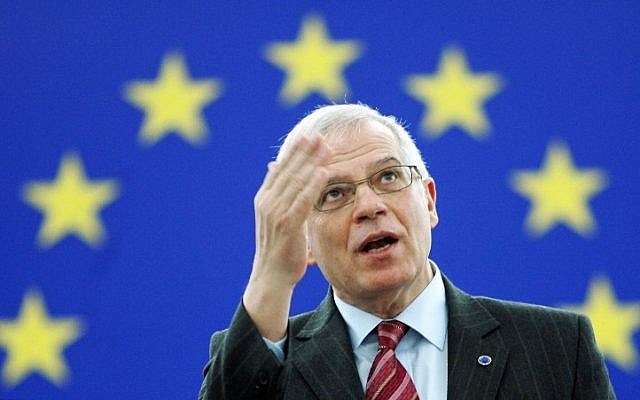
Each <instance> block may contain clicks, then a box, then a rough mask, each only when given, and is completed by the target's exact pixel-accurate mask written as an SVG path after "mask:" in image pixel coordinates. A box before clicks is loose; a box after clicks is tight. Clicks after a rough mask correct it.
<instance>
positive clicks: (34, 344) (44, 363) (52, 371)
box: [0, 291, 82, 387]
mask: <svg viewBox="0 0 640 400" xmlns="http://www.w3.org/2000/svg"><path fill="white" fill-rule="evenodd" d="M81 331H82V328H81V325H80V321H79V320H78V319H77V318H58V319H55V320H54V319H50V318H49V317H48V315H47V309H46V306H45V304H44V301H43V300H42V296H41V295H40V293H39V292H37V291H29V292H27V294H26V295H25V297H24V300H23V301H22V307H21V308H20V315H19V316H18V318H17V319H16V320H15V321H13V322H10V321H7V320H0V346H2V347H4V348H5V349H6V351H7V358H6V361H5V364H4V367H3V368H2V380H3V382H4V384H5V385H6V386H9V387H12V386H15V385H17V384H18V383H20V382H21V381H22V380H23V379H25V378H26V377H27V376H28V375H29V374H30V373H35V372H38V373H40V374H41V375H43V376H44V377H46V378H48V379H49V380H50V381H51V382H52V383H54V384H56V385H58V386H60V385H62V384H64V383H65V381H66V379H67V376H68V374H69V371H68V368H67V365H66V363H65V361H64V358H63V355H62V352H63V350H64V348H65V347H67V346H69V345H70V344H71V343H73V342H75V341H76V340H77V339H78V338H79V337H80V336H81V335H82V332H81Z"/></svg>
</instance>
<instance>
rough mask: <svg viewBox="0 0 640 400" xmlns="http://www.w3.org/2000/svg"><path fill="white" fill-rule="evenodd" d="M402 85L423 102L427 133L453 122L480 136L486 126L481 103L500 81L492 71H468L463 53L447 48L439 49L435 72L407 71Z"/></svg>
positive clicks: (433, 133) (442, 129)
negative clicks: (410, 72)
mask: <svg viewBox="0 0 640 400" xmlns="http://www.w3.org/2000/svg"><path fill="white" fill-rule="evenodd" d="M405 86H406V90H407V92H408V93H409V94H410V95H411V96H413V97H415V98H416V99H417V100H419V101H421V102H423V103H424V104H425V107H426V109H425V112H424V114H423V117H422V122H421V126H422V128H423V129H424V131H425V132H426V134H427V135H428V136H431V137H433V138H437V137H439V136H441V135H442V134H443V133H444V132H445V131H446V130H447V129H449V128H450V127H452V126H454V125H457V126H458V127H460V128H461V129H464V130H465V131H466V132H467V133H469V135H471V136H472V137H474V138H476V139H480V138H483V137H484V136H486V135H487V133H488V132H489V129H490V124H489V121H488V120H487V117H486V116H485V113H484V110H483V103H484V102H485V101H486V100H487V99H489V98H490V97H492V96H493V95H494V94H495V93H496V92H498V91H499V90H500V86H501V83H500V79H499V77H498V75H496V74H490V73H483V74H475V75H474V74H472V73H471V71H469V68H468V67H467V61H466V59H465V56H464V53H463V52H462V51H460V50H458V49H455V48H449V49H446V50H445V51H444V52H443V54H442V59H441V60H440V65H439V67H438V72H437V73H436V74H435V75H411V76H409V77H408V78H407V79H406V81H405Z"/></svg>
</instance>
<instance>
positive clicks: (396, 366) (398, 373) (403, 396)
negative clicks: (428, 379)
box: [365, 320, 418, 400]
mask: <svg viewBox="0 0 640 400" xmlns="http://www.w3.org/2000/svg"><path fill="white" fill-rule="evenodd" d="M408 330H409V327H408V326H406V325H405V324H403V323H402V322H400V321H396V320H393V321H382V322H380V324H378V353H377V354H376V358H375V359H374V360H373V365H372V366H371V370H370V371H369V379H367V389H366V393H365V398H366V400H415V399H417V398H418V393H417V391H416V387H415V386H414V385H413V381H412V380H411V377H410V376H409V374H408V373H407V370H406V369H404V367H403V366H402V364H400V362H399V361H398V359H397V358H396V346H398V343H399V342H400V339H402V337H403V336H404V335H405V333H407V331H408Z"/></svg>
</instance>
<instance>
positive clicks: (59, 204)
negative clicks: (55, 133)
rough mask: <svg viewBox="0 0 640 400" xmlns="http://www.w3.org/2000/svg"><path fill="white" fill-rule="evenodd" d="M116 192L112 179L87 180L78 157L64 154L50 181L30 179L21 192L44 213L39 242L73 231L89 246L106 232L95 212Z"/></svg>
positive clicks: (49, 243) (46, 243)
mask: <svg viewBox="0 0 640 400" xmlns="http://www.w3.org/2000/svg"><path fill="white" fill-rule="evenodd" d="M117 192H118V186H117V184H116V182H115V181H113V180H108V181H97V182H95V183H92V182H91V181H88V180H87V179H86V177H85V173H84V170H83V168H82V161H81V160H80V157H78V156H77V155H75V154H73V153H69V154H67V155H65V156H64V157H63V158H62V161H61V162H60V167H59V169H58V176H57V177H56V179H55V180H54V181H53V182H50V183H49V182H31V183H28V184H27V185H25V188H24V191H23V198H24V201H25V202H27V203H29V204H30V205H32V206H33V207H35V208H37V209H39V210H41V211H42V212H43V213H44V220H43V222H42V224H41V226H40V231H39V232H38V244H39V245H40V246H41V247H45V248H48V247H51V246H53V245H54V244H56V243H57V242H58V241H59V240H60V239H62V238H63V237H65V236H66V235H68V234H72V233H73V234H76V235H77V236H78V237H79V238H80V239H82V240H84V241H85V242H86V243H87V244H89V245H91V246H97V245H99V244H101V243H102V241H103V240H104V236H105V234H104V229H103V227H102V224H101V223H100V218H99V215H98V213H99V211H100V209H101V208H102V207H104V206H105V205H107V204H109V203H111V202H112V201H113V200H114V199H115V198H116V197H117Z"/></svg>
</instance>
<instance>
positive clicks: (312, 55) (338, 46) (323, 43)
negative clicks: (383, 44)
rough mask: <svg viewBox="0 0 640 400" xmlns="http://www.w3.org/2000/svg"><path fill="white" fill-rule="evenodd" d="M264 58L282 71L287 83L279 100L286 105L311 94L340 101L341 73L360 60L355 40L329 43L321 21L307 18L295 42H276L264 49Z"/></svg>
mask: <svg viewBox="0 0 640 400" xmlns="http://www.w3.org/2000/svg"><path fill="white" fill-rule="evenodd" d="M265 53H266V58H267V59H268V60H269V61H270V62H272V63H273V64H275V65H277V66H278V67H280V68H282V69H284V70H285V71H286V74H287V80H286V82H285V84H284V87H283V88H282V90H281V92H280V97H281V99H282V100H284V101H285V102H286V103H288V104H291V105H292V104H295V103H298V102H300V100H302V99H303V98H305V97H306V96H308V95H309V94H310V93H312V92H318V93H321V94H323V95H324V96H325V97H327V98H328V99H331V100H339V99H340V98H341V97H343V96H344V95H345V93H346V91H347V85H346V83H345V80H344V78H343V76H342V70H343V69H344V68H346V66H347V65H348V64H350V63H352V62H353V61H354V60H355V59H356V58H358V57H359V56H360V53H361V50H360V45H359V44H358V42H357V41H354V40H342V41H335V42H334V41H331V38H330V37H329V36H328V35H327V29H326V27H325V25H324V23H323V22H322V20H321V19H319V18H317V17H308V18H306V19H305V20H304V21H303V23H302V27H301V29H300V33H299V34H298V40H297V41H296V42H293V43H290V42H276V43H273V44H270V45H269V46H267V48H266V52H265Z"/></svg>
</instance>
